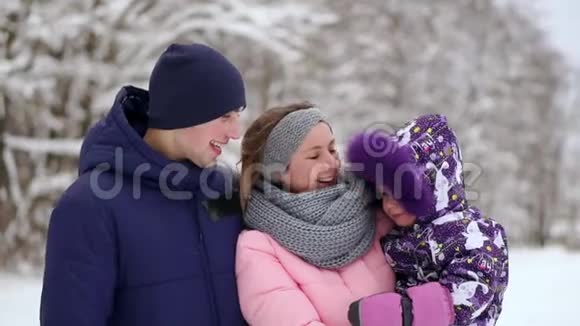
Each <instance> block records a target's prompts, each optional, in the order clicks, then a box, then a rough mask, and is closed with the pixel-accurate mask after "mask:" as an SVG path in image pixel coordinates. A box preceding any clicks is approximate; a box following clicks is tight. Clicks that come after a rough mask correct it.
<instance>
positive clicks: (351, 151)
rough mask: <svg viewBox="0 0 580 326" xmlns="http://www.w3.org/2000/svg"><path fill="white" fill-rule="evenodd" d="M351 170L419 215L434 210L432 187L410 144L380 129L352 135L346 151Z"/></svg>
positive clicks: (429, 213)
mask: <svg viewBox="0 0 580 326" xmlns="http://www.w3.org/2000/svg"><path fill="white" fill-rule="evenodd" d="M346 157H347V160H348V162H350V163H351V164H352V166H351V170H352V172H353V173H354V174H355V175H357V176H359V177H361V178H363V179H365V180H366V181H368V182H370V183H371V184H373V185H377V184H378V185H381V186H382V187H383V188H384V189H385V190H386V191H389V192H390V193H391V194H392V195H393V196H394V197H395V198H396V199H397V200H399V202H400V203H401V204H402V205H403V207H405V209H406V210H407V212H409V213H412V214H414V215H416V216H417V217H422V216H426V215H432V214H434V212H435V201H434V194H433V188H432V186H431V185H430V184H429V181H428V179H427V177H426V176H425V175H424V173H423V170H422V168H421V167H420V166H419V164H417V161H416V160H415V158H414V152H413V150H412V149H411V147H409V146H399V145H398V143H397V140H396V139H395V138H394V137H392V136H389V135H386V134H385V133H383V132H380V131H373V132H363V133H359V134H357V135H355V136H354V137H353V138H352V139H351V141H350V144H349V146H348V149H347V154H346Z"/></svg>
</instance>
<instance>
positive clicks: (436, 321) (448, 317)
mask: <svg viewBox="0 0 580 326" xmlns="http://www.w3.org/2000/svg"><path fill="white" fill-rule="evenodd" d="M407 294H408V296H409V298H410V300H409V299H403V297H402V296H401V295H399V294H398V293H394V292H388V293H380V294H375V295H372V296H369V297H366V298H363V299H361V300H359V301H356V302H353V303H352V304H351V305H350V307H349V310H348V319H349V320H350V322H351V323H352V325H354V326H407V325H413V326H449V325H452V324H453V322H454V312H453V303H452V301H451V295H450V294H449V291H448V290H447V289H446V288H444V287H443V286H442V285H441V284H439V283H437V282H431V283H427V284H423V285H419V286H415V287H412V288H409V289H408V290H407ZM402 299H403V300H402ZM405 307H406V309H405ZM403 310H405V311H403ZM403 315H404V316H405V325H403ZM411 321H412V322H411Z"/></svg>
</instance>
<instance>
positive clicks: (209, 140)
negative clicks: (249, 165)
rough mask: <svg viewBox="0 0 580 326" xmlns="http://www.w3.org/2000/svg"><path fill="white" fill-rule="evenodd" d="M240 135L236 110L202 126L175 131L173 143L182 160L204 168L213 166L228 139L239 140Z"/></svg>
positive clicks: (238, 112)
mask: <svg viewBox="0 0 580 326" xmlns="http://www.w3.org/2000/svg"><path fill="white" fill-rule="evenodd" d="M240 133H241V120H240V111H239V110H236V111H231V112H229V113H226V114H224V115H223V116H221V117H219V118H217V119H214V120H212V121H209V122H206V123H204V124H201V125H197V126H193V127H189V128H183V129H178V130H176V132H175V143H176V146H177V150H178V151H179V152H180V153H181V155H182V156H184V158H186V159H188V160H190V161H191V162H193V163H194V164H195V165H197V166H199V167H202V168H204V167H208V166H211V165H214V164H215V163H216V160H217V157H218V156H219V155H220V154H221V153H222V147H223V146H224V145H225V144H227V143H228V141H229V140H230V139H239V138H240Z"/></svg>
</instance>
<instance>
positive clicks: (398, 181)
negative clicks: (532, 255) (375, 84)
mask: <svg viewBox="0 0 580 326" xmlns="http://www.w3.org/2000/svg"><path fill="white" fill-rule="evenodd" d="M377 145H379V146H381V148H377ZM373 146H374V147H373ZM347 156H348V160H349V161H350V162H351V163H356V164H353V171H354V172H355V173H356V174H358V175H359V176H361V177H363V178H364V179H366V180H367V181H369V182H371V183H373V184H375V185H376V186H377V189H378V190H379V191H381V192H382V194H383V198H382V206H383V210H384V211H385V213H386V214H387V215H388V216H389V217H390V218H391V219H392V221H393V222H394V223H395V224H396V225H397V227H395V230H394V231H393V232H391V233H390V234H388V235H387V236H385V237H384V238H383V239H382V240H381V243H382V245H383V250H384V252H385V256H386V257H387V261H388V262H389V263H390V264H391V266H392V267H393V270H394V271H395V273H396V276H397V283H396V288H397V292H398V294H393V293H383V294H379V295H375V296H371V297H367V298H364V299H361V300H359V301H357V302H355V303H353V304H352V305H351V310H350V311H349V318H350V319H351V322H353V324H355V325H364V326H373V325H379V324H378V323H380V319H379V318H377V316H379V315H381V312H382V313H383V314H386V313H387V312H390V311H392V309H393V308H392V307H391V306H392V301H393V300H394V299H393V298H394V297H393V296H398V297H397V298H399V299H398V300H400V301H398V302H397V303H398V304H399V305H400V306H401V307H402V308H400V309H402V310H403V311H402V315H403V317H402V319H403V324H404V325H415V326H423V325H449V324H453V325H466V326H467V325H477V326H479V325H486V326H488V325H494V324H495V322H496V321H497V318H498V316H499V315H500V312H501V309H502V308H501V306H502V300H503V296H504V292H505V290H506V287H507V284H508V250H507V246H506V234H505V231H504V229H503V227H502V226H501V225H500V224H499V223H497V222H496V221H495V220H493V219H491V218H489V217H487V216H485V215H484V214H482V213H481V212H480V211H479V210H478V209H477V208H475V207H473V206H471V205H469V203H468V202H467V200H466V198H465V188H464V184H463V175H462V158H461V151H460V149H459V145H458V142H457V139H456V136H455V133H454V132H453V131H452V130H451V129H450V127H449V126H448V125H447V119H446V118H445V117H444V116H441V115H423V116H420V117H419V118H417V119H415V120H413V121H411V122H409V123H408V124H407V125H406V126H405V128H403V129H401V130H399V131H398V132H397V133H396V134H395V135H386V134H384V133H381V132H378V131H374V132H366V133H361V134H359V135H357V136H355V137H354V139H353V140H352V142H351V144H350V146H349V148H348V154H347ZM357 164H358V166H356V165H357ZM437 283H438V284H437ZM441 286H442V287H441ZM441 288H442V289H444V291H441ZM438 291H439V292H438ZM449 295H450V297H449ZM409 297H410V299H409ZM449 298H451V300H452V302H453V311H451V316H449V312H450V311H449V310H450V309H449V308H448V307H449V306H446V305H445V301H448V300H449ZM395 301H397V300H395ZM411 301H412V302H411ZM419 305H421V306H419ZM446 310H447V311H446ZM384 317H385V318H390V316H387V315H385V316H384ZM453 319H454V321H453ZM410 320H414V323H413V322H411V321H410ZM375 323H377V324H375Z"/></svg>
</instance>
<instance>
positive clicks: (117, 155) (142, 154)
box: [79, 86, 224, 191]
mask: <svg viewBox="0 0 580 326" xmlns="http://www.w3.org/2000/svg"><path fill="white" fill-rule="evenodd" d="M148 106H149V94H148V92H147V91H146V90H143V89H139V88H137V87H133V86H126V87H123V88H122V89H121V90H120V91H119V92H118V93H117V96H116V97H115V101H114V103H113V106H112V108H111V110H110V111H109V113H108V114H107V115H106V116H105V117H104V118H103V119H101V120H100V121H99V122H98V123H97V124H96V125H94V126H93V127H92V128H91V129H90V130H89V131H88V133H87V135H86V137H85V139H84V141H83V145H82V147H81V153H80V160H79V174H84V173H89V172H91V173H97V174H96V175H97V176H98V175H99V174H100V173H103V172H113V173H114V174H115V178H116V179H117V177H118V176H119V177H129V178H131V180H134V178H139V179H140V182H141V183H142V184H147V185H149V186H155V187H159V188H160V189H167V190H191V191H194V190H197V189H199V188H200V186H203V184H204V182H205V184H206V185H208V184H211V185H214V184H215V180H214V179H215V175H214V173H213V171H217V170H218V169H216V168H209V169H205V170H204V169H202V168H200V167H198V166H196V165H195V164H193V163H192V162H190V161H188V160H185V161H172V160H169V159H168V158H166V157H165V156H163V155H162V154H160V153H158V152H156V151H155V150H153V149H152V148H151V147H150V146H149V145H148V144H147V143H145V141H144V139H143V136H144V135H145V132H146V130H147V121H148ZM220 171H224V170H223V169H220ZM164 187H166V188H164ZM221 188H224V187H221ZM212 189H213V188H212ZM214 190H215V189H214Z"/></svg>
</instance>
